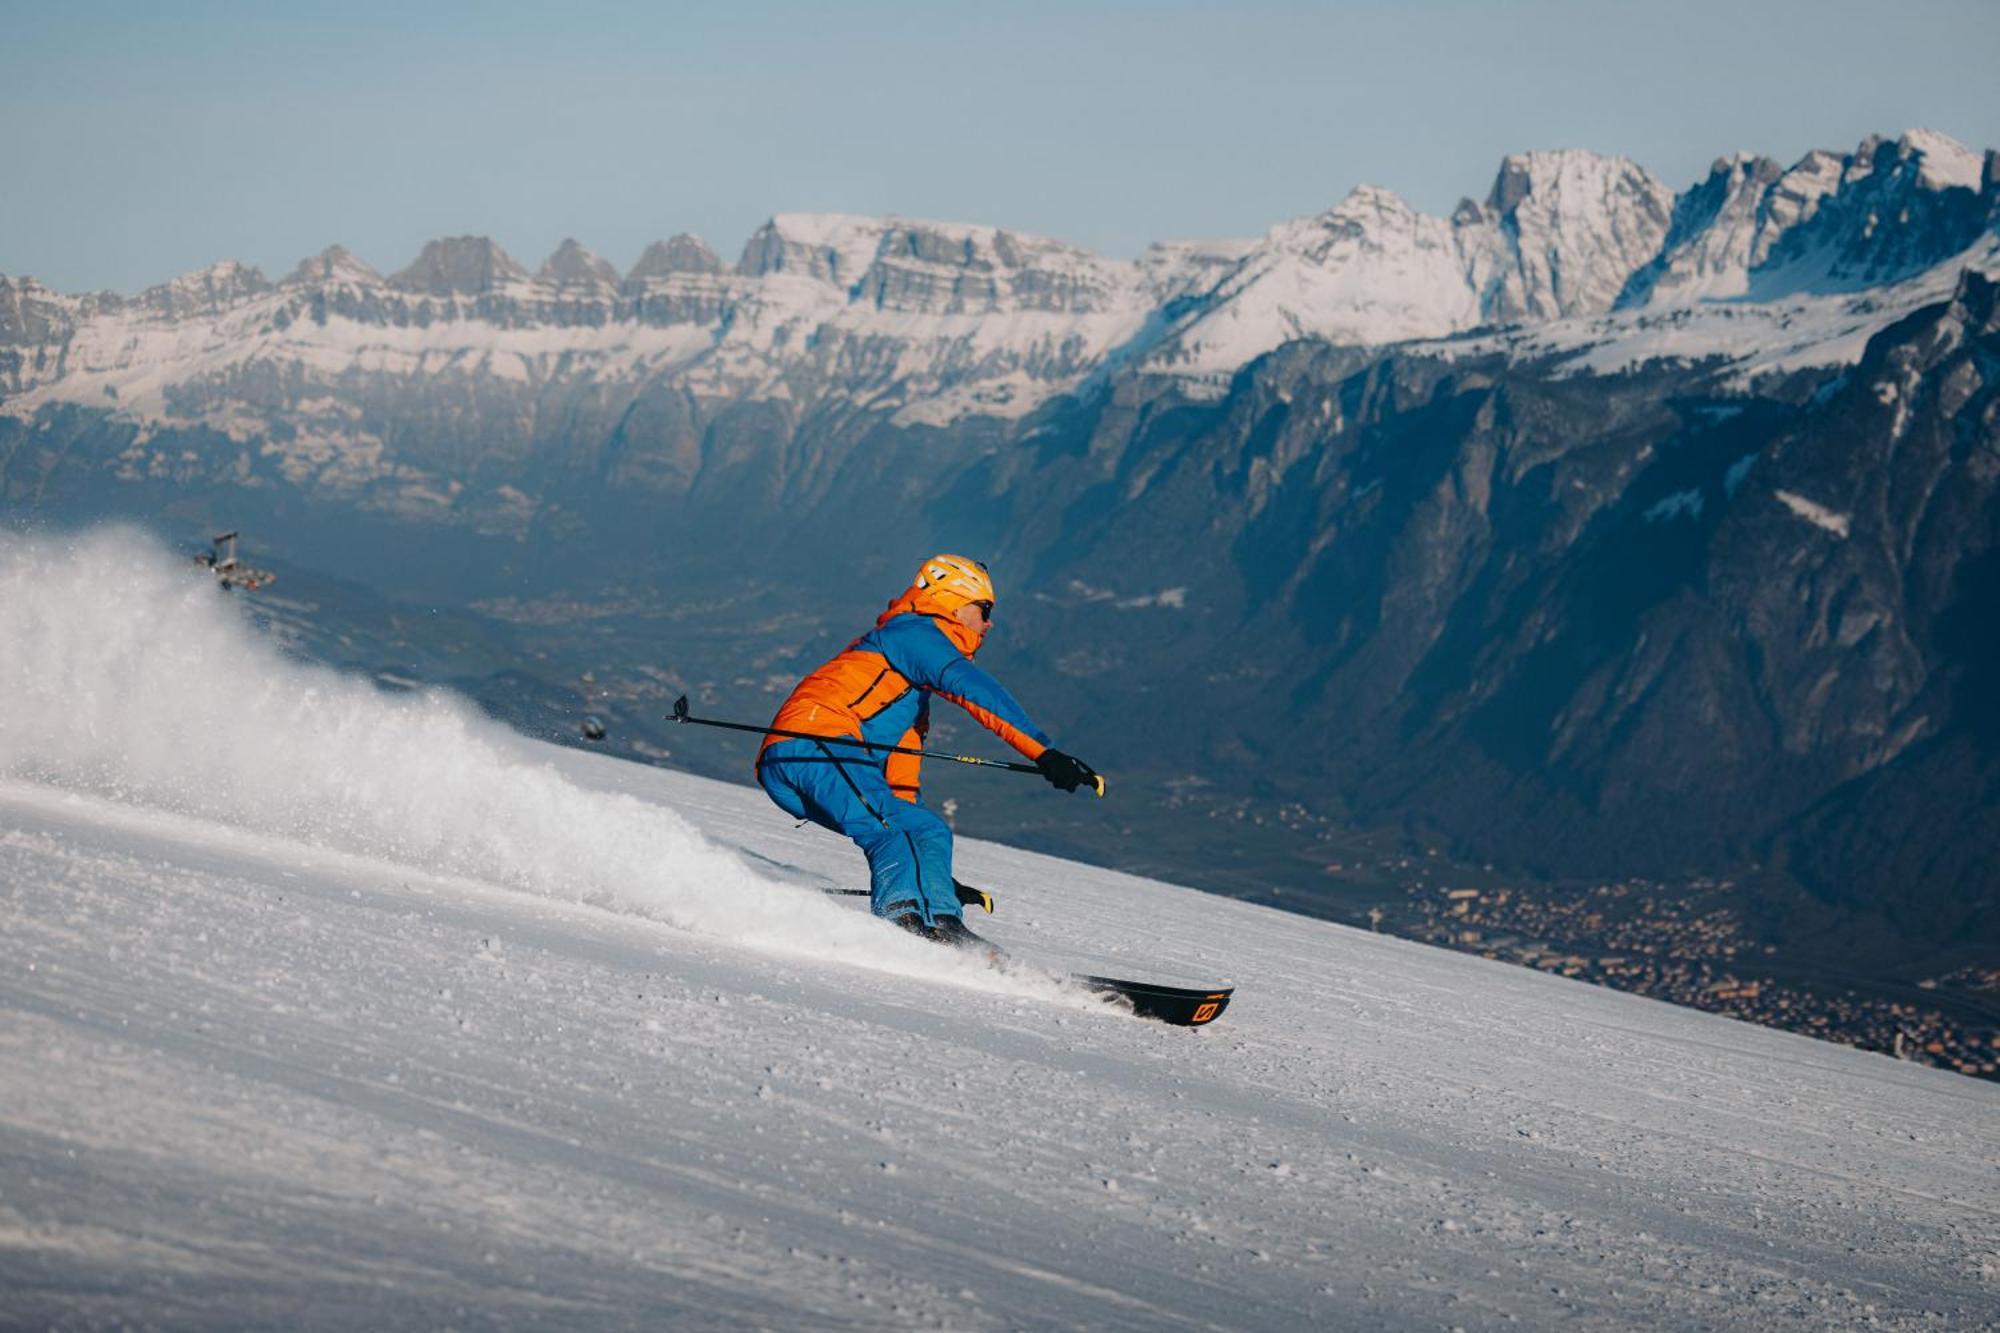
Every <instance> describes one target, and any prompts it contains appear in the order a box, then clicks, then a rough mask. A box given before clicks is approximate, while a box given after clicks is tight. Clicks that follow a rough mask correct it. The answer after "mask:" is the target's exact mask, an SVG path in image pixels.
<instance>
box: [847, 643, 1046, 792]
mask: <svg viewBox="0 0 2000 1333" xmlns="http://www.w3.org/2000/svg"><path fill="white" fill-rule="evenodd" d="M880 643H881V645H882V654H883V656H884V657H887V658H888V659H889V665H890V666H892V667H894V668H895V669H896V671H897V673H898V674H899V675H901V676H902V677H903V678H904V679H905V680H907V681H909V682H910V683H911V684H912V685H918V686H922V687H924V688H926V689H929V690H930V691H931V693H933V694H935V695H937V696H938V697H939V698H942V699H949V700H951V702H953V703H955V704H957V705H958V706H959V707H960V708H963V709H964V710H965V711H966V712H968V713H970V714H971V715H972V719H973V721H975V722H977V723H978V724H979V725H980V726H982V727H985V728H986V729H987V730H988V731H990V732H992V733H993V734H994V735H995V736H998V737H999V738H1000V739H1001V740H1003V741H1005V742H1007V744H1009V745H1011V746H1013V747H1014V748H1015V749H1016V750H1018V751H1020V752H1021V754H1022V755H1023V757H1025V758H1027V759H1030V760H1034V759H1039V758H1040V757H1041V754H1042V751H1044V750H1046V749H1048V748H1049V736H1048V733H1047V732H1045V731H1043V730H1042V729H1041V728H1040V727H1038V726H1036V725H1035V720H1034V719H1033V718H1031V717H1029V716H1028V710H1027V709H1025V708H1023V707H1021V705H1020V703H1019V702H1018V701H1017V700H1016V699H1015V698H1014V696H1013V695H1011V694H1009V693H1007V690H1006V688H1005V687H1004V686H1002V685H1001V684H1000V682H999V681H997V680H995V679H993V677H991V676H989V675H987V674H986V673H985V672H984V671H982V670H980V669H979V668H978V667H977V666H974V665H973V663H972V659H971V658H969V657H967V656H965V654H963V653H961V652H959V651H958V649H957V647H956V646H954V645H953V643H952V641H951V640H950V639H947V638H946V637H945V636H944V632H943V631H942V630H940V629H939V628H938V627H937V626H936V625H933V624H932V623H931V622H930V621H929V620H928V619H924V618H919V617H910V618H909V619H908V621H907V622H903V623H899V622H896V621H892V622H890V624H889V625H888V626H887V627H885V630H884V632H883V633H882V634H881V637H880Z"/></svg>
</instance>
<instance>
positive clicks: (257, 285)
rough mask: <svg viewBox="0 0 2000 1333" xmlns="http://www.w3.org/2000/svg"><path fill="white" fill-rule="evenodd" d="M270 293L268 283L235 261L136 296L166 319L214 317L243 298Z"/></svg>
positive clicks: (253, 271)
mask: <svg viewBox="0 0 2000 1333" xmlns="http://www.w3.org/2000/svg"><path fill="white" fill-rule="evenodd" d="M270 290H271V283H270V281H269V280H268V279H266V278H265V277H264V275H263V274H262V273H261V272H259V271H258V270H257V269H255V268H253V267H251V266H250V265H247V264H240V263H238V262H237V261H236V260H234V259H223V260H218V261H217V262H215V263H213V264H210V265H209V266H208V267H207V268H204V269H196V270H195V271H194V272H192V273H183V274H181V275H180V276H179V277H178V278H174V279H173V280H171V281H169V282H163V283H161V284H160V285H159V286H157V287H150V288H148V289H147V290H145V291H144V292H142V293H140V295H139V303H140V304H141V305H143V306H146V307H147V308H149V309H151V310H154V311H156V312H158V313H159V314H162V315H165V316H168V317H169V318H175V319H178V318H181V317H183V316H187V315H198V314H215V313H219V312H220V311H222V310H224V309H226V308H227V307H229V306H230V305H232V304H234V303H235V302H237V301H240V300H242V299H243V298H244V297H246V296H255V295H257V294H258V293H260V292H268V291H270Z"/></svg>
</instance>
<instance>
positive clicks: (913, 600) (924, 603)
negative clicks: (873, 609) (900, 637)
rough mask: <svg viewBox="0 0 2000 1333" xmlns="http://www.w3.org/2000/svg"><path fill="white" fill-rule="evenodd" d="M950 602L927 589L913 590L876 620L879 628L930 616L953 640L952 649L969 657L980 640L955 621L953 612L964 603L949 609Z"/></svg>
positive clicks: (977, 647) (898, 599)
mask: <svg viewBox="0 0 2000 1333" xmlns="http://www.w3.org/2000/svg"><path fill="white" fill-rule="evenodd" d="M947 600H949V599H948V598H946V597H941V596H939V595H938V593H936V592H935V591H933V590H931V589H928V588H910V589H908V590H906V591H905V592H904V593H902V595H901V596H899V597H897V598H896V600H895V601H893V602H891V603H889V605H888V607H887V608H886V609H885V610H884V611H883V612H882V614H881V615H879V616H877V617H875V624H876V626H877V627H878V628H879V627H881V626H883V625H886V624H888V623H889V622H890V621H891V620H893V619H895V618H896V617H897V616H910V615H916V616H929V617H930V618H931V619H932V620H934V621H936V622H937V627H938V628H939V629H940V630H942V631H943V632H944V636H945V637H946V638H947V639H950V640H951V646H952V647H954V648H956V649H958V651H960V652H961V653H964V654H965V655H966V656H967V657H970V656H972V655H973V654H974V653H976V652H978V651H979V644H980V636H979V634H978V633H977V632H976V631H974V630H973V629H972V628H971V627H970V626H966V625H961V624H959V623H958V621H957V620H955V619H953V617H952V612H953V611H955V610H957V609H958V607H959V606H960V605H963V603H961V602H956V601H953V602H952V603H951V605H946V602H947Z"/></svg>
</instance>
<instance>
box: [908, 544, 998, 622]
mask: <svg viewBox="0 0 2000 1333" xmlns="http://www.w3.org/2000/svg"><path fill="white" fill-rule="evenodd" d="M908 595H909V597H910V600H911V601H912V602H914V603H917V604H919V605H922V606H924V607H925V609H926V610H931V609H935V610H937V611H939V612H941V613H943V614H945V615H950V614H951V613H952V612H953V611H956V610H958V608H959V607H961V606H964V605H965V604H966V603H967V602H985V603H986V604H987V605H989V606H990V605H992V603H993V576H992V575H990V574H988V573H987V572H986V566H985V565H982V564H980V563H979V562H978V561H977V560H971V559H968V558H967V557H965V556H962V555H934V556H932V557H931V558H930V559H928V560H926V561H924V563H923V567H922V568H920V569H918V570H917V577H916V578H915V579H914V580H912V581H911V583H910V591H909V594H908Z"/></svg>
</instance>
